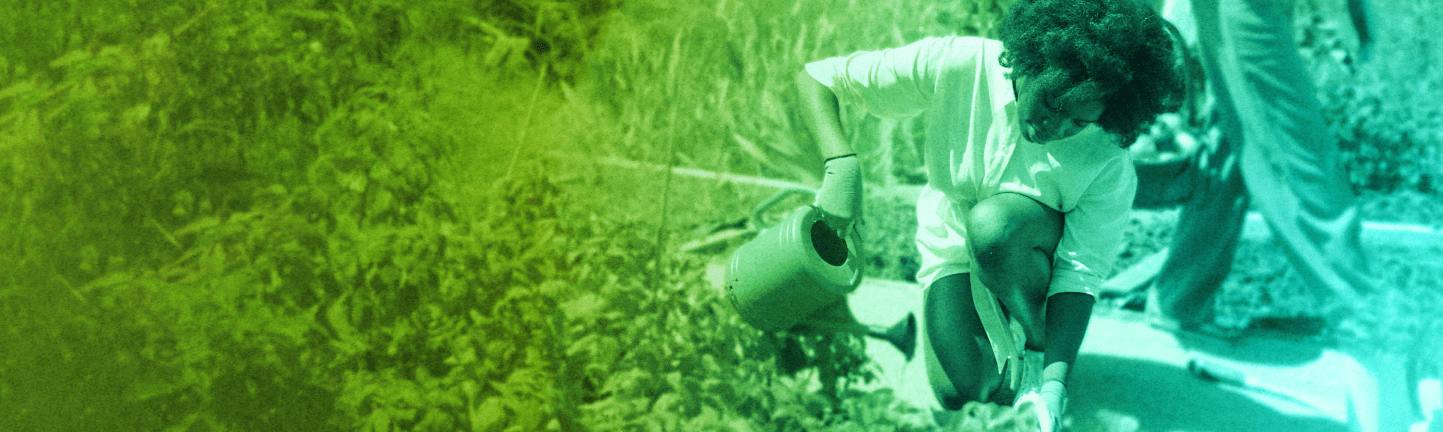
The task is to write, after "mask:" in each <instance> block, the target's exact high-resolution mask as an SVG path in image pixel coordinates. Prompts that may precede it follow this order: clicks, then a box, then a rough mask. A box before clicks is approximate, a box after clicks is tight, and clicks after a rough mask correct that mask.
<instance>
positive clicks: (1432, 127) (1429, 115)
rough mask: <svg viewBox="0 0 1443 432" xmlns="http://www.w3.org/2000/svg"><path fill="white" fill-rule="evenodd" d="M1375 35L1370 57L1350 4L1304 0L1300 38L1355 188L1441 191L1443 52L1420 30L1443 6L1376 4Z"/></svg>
mask: <svg viewBox="0 0 1443 432" xmlns="http://www.w3.org/2000/svg"><path fill="white" fill-rule="evenodd" d="M1372 6H1373V8H1372V11H1371V12H1372V14H1371V15H1370V16H1369V18H1370V21H1371V30H1370V31H1371V32H1372V34H1373V35H1372V37H1373V39H1374V43H1373V46H1372V47H1371V49H1370V53H1369V55H1368V58H1366V59H1365V58H1363V56H1362V53H1361V52H1360V47H1359V46H1358V40H1357V38H1356V33H1355V32H1354V31H1353V29H1352V26H1351V24H1350V23H1349V22H1348V21H1346V18H1347V16H1348V15H1347V14H1346V13H1345V12H1344V11H1342V10H1341V8H1342V5H1341V4H1338V5H1332V4H1326V3H1321V2H1300V4H1299V5H1298V11H1299V14H1298V15H1297V20H1298V22H1299V23H1300V24H1301V25H1299V26H1297V27H1298V29H1299V31H1298V40H1299V45H1300V48H1301V53H1302V54H1303V58H1304V61H1305V63H1306V64H1307V65H1308V67H1309V68H1310V70H1311V72H1312V74H1313V76H1314V77H1315V79H1317V80H1318V81H1319V82H1320V86H1319V96H1320V99H1321V102H1322V104H1323V110H1324V117H1325V118H1326V119H1327V121H1328V123H1329V125H1330V127H1331V128H1332V130H1333V132H1334V135H1335V136H1336V137H1337V139H1338V141H1339V147H1340V149H1341V150H1342V151H1343V156H1344V157H1343V160H1344V167H1345V169H1346V170H1347V172H1348V175H1349V181H1350V182H1351V183H1352V185H1353V187H1354V189H1355V190H1359V191H1364V190H1366V191H1377V192H1382V193H1389V192H1393V191H1397V190H1412V191H1418V192H1422V193H1425V194H1432V195H1437V193H1438V185H1437V184H1436V182H1437V181H1438V180H1439V177H1440V176H1443V153H1440V152H1439V148H1440V146H1443V127H1440V126H1439V124H1440V120H1443V110H1440V109H1439V107H1438V104H1437V102H1436V101H1437V100H1438V98H1439V97H1440V96H1443V90H1440V89H1443V82H1440V77H1439V76H1438V75H1437V74H1436V73H1430V65H1432V64H1434V63H1437V59H1438V58H1440V57H1443V50H1440V49H1439V47H1437V46H1435V45H1434V44H1430V43H1428V42H1426V41H1419V40H1418V39H1417V36H1416V35H1422V34H1428V30H1427V29H1431V28H1435V27H1437V25H1438V24H1439V22H1438V16H1439V14H1438V13H1437V10H1436V9H1437V7H1436V6H1435V5H1431V4H1428V3H1426V2H1418V1H1413V0H1382V1H1376V2H1373V4H1372Z"/></svg>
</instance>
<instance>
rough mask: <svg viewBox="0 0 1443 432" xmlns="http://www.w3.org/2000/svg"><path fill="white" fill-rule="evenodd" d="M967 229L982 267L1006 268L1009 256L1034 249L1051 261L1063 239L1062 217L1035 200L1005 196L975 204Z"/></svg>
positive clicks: (974, 253)
mask: <svg viewBox="0 0 1443 432" xmlns="http://www.w3.org/2000/svg"><path fill="white" fill-rule="evenodd" d="M966 227H967V237H968V238H967V240H968V243H969V245H970V246H971V248H972V252H973V258H975V259H976V260H977V265H978V266H980V267H983V268H987V267H996V266H1000V265H1003V264H1005V260H1007V259H1008V258H1010V256H1009V254H1015V253H1020V252H1026V251H1030V250H1033V249H1036V250H1040V251H1042V252H1043V255H1044V257H1046V258H1047V259H1048V260H1049V261H1050V260H1051V258H1052V252H1053V251H1055V250H1057V243H1058V241H1060V240H1061V238H1062V214H1061V213H1059V212H1057V211H1056V210H1053V209H1051V208H1048V207H1047V206H1044V205H1042V203H1039V202H1037V201H1035V200H1033V199H1032V198H1028V197H1026V196H1022V195H1018V194H1014V193H1002V194H997V195H994V196H992V197H990V198H987V199H985V200H982V201H980V202H978V203H977V204H976V205H973V206H972V209H971V210H970V211H969V212H968V215H967V219H966Z"/></svg>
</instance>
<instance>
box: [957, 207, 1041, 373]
mask: <svg viewBox="0 0 1443 432" xmlns="http://www.w3.org/2000/svg"><path fill="white" fill-rule="evenodd" d="M966 226H967V240H968V243H967V244H968V247H969V249H970V251H971V253H972V260H973V263H974V265H975V271H976V272H977V279H978V280H980V281H981V282H982V285H983V286H985V287H987V289H988V290H989V291H991V292H992V294H993V295H994V296H996V297H997V300H998V301H1000V302H1001V303H1002V307H1003V308H1005V309H1006V312H1007V313H1008V315H1010V316H1011V317H1012V318H1014V319H1016V320H1017V321H1018V322H1020V323H1022V326H1023V329H1024V332H1025V333H1026V336H1027V349H1030V350H1033V351H1042V350H1043V347H1044V346H1045V342H1046V332H1045V329H1044V328H1043V321H1044V320H1043V318H1044V316H1043V304H1044V302H1045V301H1046V299H1047V290H1048V287H1049V286H1051V283H1052V254H1053V253H1054V252H1055V251H1056V250H1057V242H1058V241H1059V240H1061V238H1062V213H1060V212H1058V211H1057V210H1053V209H1051V208H1049V207H1047V206H1045V205H1042V203H1039V202H1037V201H1035V200H1033V199H1031V198H1028V197H1026V196H1023V195H1018V194H1013V193H1001V194H997V195H994V196H992V197H989V198H987V199H984V200H982V201H979V202H978V203H977V204H975V205H973V206H972V209H971V210H970V211H969V213H968V215H967V219H966Z"/></svg>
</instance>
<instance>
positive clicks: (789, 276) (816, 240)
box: [725, 206, 862, 331]
mask: <svg viewBox="0 0 1443 432" xmlns="http://www.w3.org/2000/svg"><path fill="white" fill-rule="evenodd" d="M852 233H853V234H852V235H851V236H850V237H851V239H848V240H844V239H842V238H841V237H840V236H838V235H837V231H836V230H834V229H832V228H831V227H829V226H828V225H827V224H826V223H825V222H823V221H822V217H821V212H820V211H819V210H818V209H817V208H816V207H813V206H805V207H802V208H800V209H798V210H797V211H796V212H795V213H792V215H791V216H789V217H787V218H786V219H785V220H783V221H782V222H781V223H778V224H777V225H775V226H772V227H770V228H766V229H763V230H762V231H761V232H759V233H758V234H757V237H756V238H755V239H752V241H750V242H747V243H746V244H744V245H742V247H740V248H738V249H737V251H736V253H734V254H732V257H731V260H730V261H729V262H728V263H727V269H726V272H727V274H726V288H725V290H726V296H727V298H728V299H729V300H731V303H732V306H733V307H735V308H736V310H737V312H738V313H739V314H741V316H742V320H744V321H746V322H747V323H748V324H751V325H752V326H753V327H756V328H758V329H761V330H764V331H782V330H787V329H789V328H791V327H792V326H795V325H796V324H798V323H799V322H801V321H802V320H803V319H804V318H807V317H808V316H809V315H812V314H813V313H816V312H817V311H819V310H821V309H822V307H824V306H828V305H830V304H832V303H835V302H837V301H840V300H843V299H844V298H845V297H846V295H847V294H849V293H851V292H852V291H853V290H855V289H856V288H857V286H858V285H860V284H861V282H862V272H861V255H860V254H859V253H858V252H857V247H858V244H859V243H861V242H860V241H859V240H858V239H857V235H856V231H855V230H853V231H852ZM849 240H850V241H849Z"/></svg>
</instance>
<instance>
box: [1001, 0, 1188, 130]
mask: <svg viewBox="0 0 1443 432" xmlns="http://www.w3.org/2000/svg"><path fill="white" fill-rule="evenodd" d="M998 32H999V35H1000V39H1001V40H1002V46H1003V48H1004V52H1003V53H1002V56H1001V63H1002V65H1003V66H1006V67H1010V68H1012V76H1011V78H1014V79H1015V78H1019V77H1029V78H1031V79H1034V80H1038V81H1037V83H1038V85H1041V86H1042V87H1039V88H1041V89H1043V91H1046V92H1047V93H1046V94H1049V95H1050V96H1052V97H1054V98H1056V101H1057V102H1056V103H1058V104H1067V103H1072V102H1077V101H1086V100H1094V99H1099V98H1101V99H1103V101H1104V103H1106V105H1107V109H1106V110H1105V111H1103V114H1102V117H1101V118H1100V119H1099V120H1098V122H1097V124H1098V126H1101V127H1102V129H1103V130H1106V131H1108V132H1111V133H1114V134H1117V135H1119V136H1120V137H1122V146H1123V147H1127V146H1129V145H1131V144H1132V142H1133V141H1135V140H1136V138H1137V136H1138V134H1140V133H1141V132H1142V131H1143V130H1144V129H1145V128H1146V127H1147V126H1148V125H1149V124H1150V123H1151V122H1152V121H1153V119H1155V118H1156V117H1157V115H1158V114H1161V113H1163V112H1165V105H1164V104H1165V103H1166V102H1167V101H1169V100H1170V99H1173V98H1176V97H1177V96H1178V95H1179V94H1180V92H1181V91H1182V89H1183V87H1182V85H1183V83H1182V79H1181V78H1180V77H1179V74H1178V71H1177V70H1176V69H1175V67H1174V65H1175V62H1174V57H1173V43H1172V39H1171V38H1170V37H1169V34H1168V31H1167V29H1166V28H1165V27H1164V23H1163V20H1162V17H1160V16H1158V15H1157V13H1156V12H1154V11H1153V10H1152V9H1149V8H1147V7H1146V6H1143V5H1141V4H1140V3H1139V2H1137V1H1135V0H1019V1H1017V2H1015V3H1013V4H1012V5H1011V7H1010V8H1009V10H1008V12H1007V15H1006V16H1005V17H1004V18H1003V20H1002V23H1001V25H1000V26H999V28H998Z"/></svg>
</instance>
